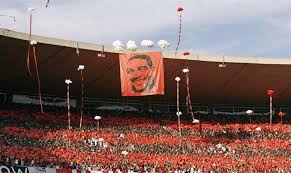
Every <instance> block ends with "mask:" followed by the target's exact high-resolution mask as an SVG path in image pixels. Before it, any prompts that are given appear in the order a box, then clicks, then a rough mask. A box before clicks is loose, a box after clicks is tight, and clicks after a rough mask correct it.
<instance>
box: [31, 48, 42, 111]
mask: <svg viewBox="0 0 291 173" xmlns="http://www.w3.org/2000/svg"><path fill="white" fill-rule="evenodd" d="M32 48H33V55H34V63H35V70H36V76H37V84H38V95H39V104H40V112H41V113H42V114H43V106H42V97H41V89H40V79H39V72H38V66H37V58H36V53H35V46H33V47H32Z"/></svg>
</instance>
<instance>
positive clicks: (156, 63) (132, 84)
mask: <svg viewBox="0 0 291 173" xmlns="http://www.w3.org/2000/svg"><path fill="white" fill-rule="evenodd" d="M119 64H120V79H121V93H122V96H146V95H155V94H160V95H163V94H164V64H163V57H162V53H161V52H147V53H127V54H120V55H119Z"/></svg>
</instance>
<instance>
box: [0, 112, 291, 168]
mask: <svg viewBox="0 0 291 173" xmlns="http://www.w3.org/2000/svg"><path fill="white" fill-rule="evenodd" d="M100 116H101V120H99V126H98V125H97V121H96V120H94V116H85V117H84V119H83V123H84V125H83V128H82V129H79V128H78V126H79V119H80V115H78V114H73V115H71V122H72V127H73V128H72V129H71V130H69V129H68V128H67V124H68V122H67V121H68V119H67V115H66V114H58V115H53V114H44V115H40V114H37V113H31V112H29V111H25V110H24V111H22V110H14V111H12V110H5V109H2V110H0V129H1V130H0V136H1V140H0V157H1V162H0V165H22V166H23V165H24V166H40V167H50V168H66V169H86V170H91V171H116V170H117V169H118V170H119V171H122V172H128V171H129V170H130V171H131V172H175V171H176V172H178V171H180V172H193V171H199V172H209V171H213V172H215V171H216V172H264V171H267V172H268V171H273V172H274V171H277V172H282V171H285V172H287V171H291V170H290V168H291V126H290V125H288V124H283V125H282V124H280V123H278V124H274V125H272V126H270V125H268V124H258V123H256V124H236V123H229V124H219V123H213V122H212V123H207V122H203V123H202V124H199V123H198V124H192V123H191V122H189V121H182V123H181V128H182V136H181V137H180V136H179V133H178V130H177V121H174V120H162V123H161V121H156V120H155V119H151V118H145V117H126V116H118V117H115V116H102V115H100ZM173 116H174V115H173ZM173 119H175V118H173ZM130 171H129V172H130Z"/></svg>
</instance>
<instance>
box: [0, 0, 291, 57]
mask: <svg viewBox="0 0 291 173" xmlns="http://www.w3.org/2000/svg"><path fill="white" fill-rule="evenodd" d="M46 2H47V0H0V4H1V5H0V15H12V16H15V17H16V21H15V22H14V21H13V20H12V19H11V18H8V17H3V16H2V17H1V16H0V27H1V28H7V29H10V30H14V31H19V32H25V33H28V32H29V13H28V12H27V8H30V7H31V8H36V10H35V11H34V12H33V24H32V25H33V26H32V34H34V35H41V36H47V37H53V38H60V39H66V40H74V41H81V42H88V43H95V44H102V45H112V42H113V41H115V40H121V41H122V42H123V44H126V43H127V41H129V40H133V41H135V42H136V43H137V45H138V46H139V48H141V46H140V42H141V41H142V40H152V41H154V42H155V43H157V42H158V41H159V40H167V41H168V42H170V44H171V46H170V47H169V48H168V49H167V51H174V50H175V48H176V45H177V39H178V29H179V14H178V13H177V11H176V10H177V8H178V7H182V8H183V9H184V11H183V12H182V33H181V43H180V47H179V51H190V52H191V53H195V54H204V55H213V56H240V57H249V56H252V57H253V56H255V57H270V58H291V49H290V48H291V1H290V0H276V1H275V0H50V2H49V5H48V8H46V7H45V5H46Z"/></svg>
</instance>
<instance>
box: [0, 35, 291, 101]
mask: <svg viewBox="0 0 291 173" xmlns="http://www.w3.org/2000/svg"><path fill="white" fill-rule="evenodd" d="M28 40H29V35H28V34H24V33H19V32H14V31H10V30H6V29H0V74H1V75H0V83H1V85H0V90H3V91H7V92H11V93H37V83H36V78H35V76H33V77H32V78H31V77H30V76H29V75H28V72H27V68H26V56H27V45H28ZM32 40H36V41H37V42H38V45H37V52H36V53H37V58H38V64H39V71H40V78H41V87H42V92H43V93H46V94H49V95H56V96H65V95H66V85H65V83H64V80H65V79H66V78H70V79H71V80H72V81H73V85H71V93H72V95H74V96H79V95H80V74H79V72H78V71H77V67H78V65H79V64H84V65H85V66H86V69H85V70H84V76H85V79H84V80H85V96H87V97H96V98H101V99H108V98H117V99H124V98H122V97H121V92H120V76H119V75H120V74H119V61H118V56H119V52H116V51H115V50H114V48H113V47H112V46H102V45H95V44H88V43H82V42H76V41H67V40H61V39H54V38H47V37H41V36H32ZM77 45H78V47H79V49H80V55H79V56H78V55H77V54H76V47H77ZM103 50H104V53H105V55H106V57H105V58H102V57H98V53H100V52H101V51H103ZM137 52H145V50H137ZM163 56H164V69H165V95H164V96H151V97H150V99H151V100H153V101H159V102H174V101H175V100H176V82H175V80H174V78H175V77H176V76H180V77H181V79H182V81H181V98H182V99H183V98H185V93H186V86H185V75H184V74H183V73H182V69H183V68H185V67H186V61H185V59H184V58H183V55H182V53H181V52H180V53H178V55H177V56H176V57H175V55H174V53H171V52H163ZM222 61H223V58H222V57H219V56H205V55H198V54H193V53H191V55H190V56H189V58H188V62H187V64H188V66H189V69H190V88H191V89H190V90H191V97H192V102H197V103H226V104H229V103H231V104H264V103H267V102H268V96H267V95H266V90H267V89H273V90H275V96H274V99H275V102H276V103H279V104H289V103H291V80H290V76H291V58H290V59H287V58H285V59H284V58H273V59H271V58H258V57H243V58H242V57H230V56H225V57H224V62H225V64H226V68H219V64H221V63H222ZM31 63H32V66H31V69H32V71H33V74H35V73H34V68H33V67H34V66H33V62H31ZM127 99H129V100H131V99H132V100H140V101H143V100H147V101H148V99H149V98H148V97H140V98H137V97H132V98H127Z"/></svg>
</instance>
